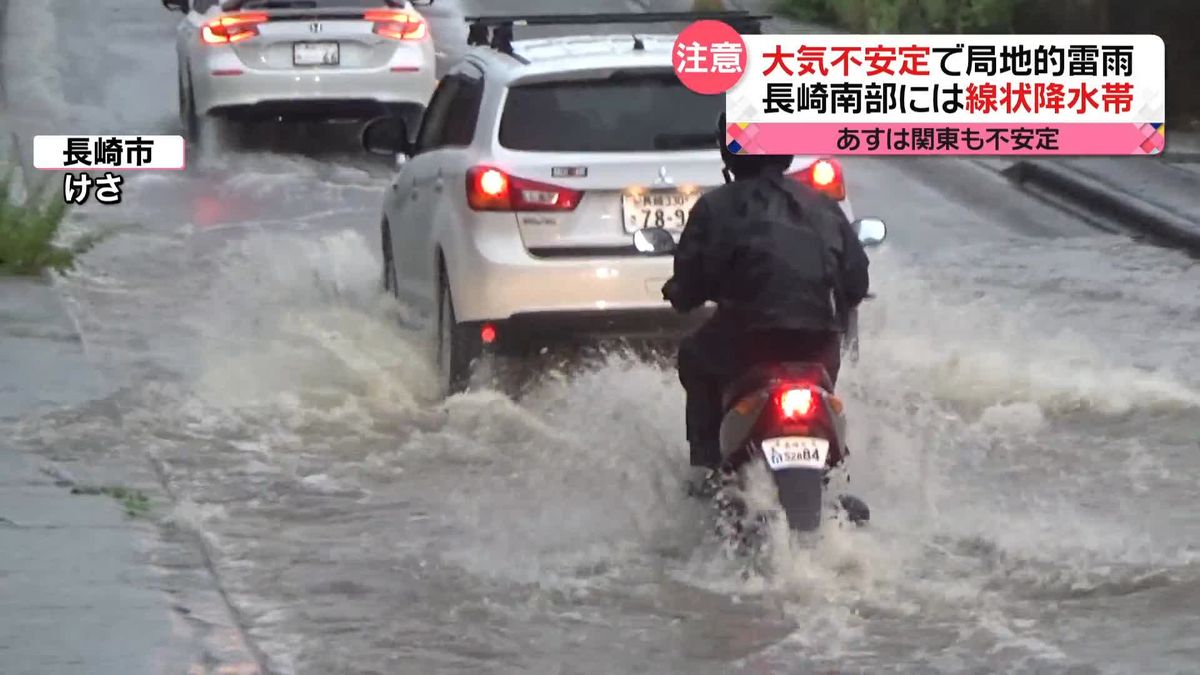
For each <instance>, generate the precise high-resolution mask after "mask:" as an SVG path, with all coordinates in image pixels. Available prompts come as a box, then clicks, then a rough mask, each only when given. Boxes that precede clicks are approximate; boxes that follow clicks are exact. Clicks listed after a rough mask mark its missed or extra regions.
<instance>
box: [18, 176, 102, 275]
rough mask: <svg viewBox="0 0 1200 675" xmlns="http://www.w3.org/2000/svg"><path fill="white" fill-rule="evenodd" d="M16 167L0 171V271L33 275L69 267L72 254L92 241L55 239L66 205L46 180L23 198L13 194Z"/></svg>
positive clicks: (64, 214)
mask: <svg viewBox="0 0 1200 675" xmlns="http://www.w3.org/2000/svg"><path fill="white" fill-rule="evenodd" d="M15 176H16V167H15V166H11V165H10V166H8V167H4V168H3V169H2V173H0V274H16V275H37V274H41V273H42V272H43V271H45V270H57V271H62V270H65V269H69V268H70V267H71V266H72V265H73V264H74V262H75V256H77V255H79V254H80V253H82V252H83V251H84V250H86V249H87V248H90V246H91V245H92V244H93V243H94V242H93V241H90V240H89V241H82V242H79V243H78V244H76V245H74V246H71V247H62V246H59V245H57V244H56V243H55V240H56V238H57V236H58V228H59V226H60V225H61V224H62V222H63V219H64V218H65V217H66V215H67V205H66V203H64V202H63V201H62V200H61V199H55V198H54V196H55V195H53V194H52V192H51V190H50V189H48V188H49V183H47V184H46V186H44V187H43V189H41V190H30V191H29V192H30V194H29V195H28V196H27V197H26V199H25V200H23V201H20V200H18V199H17V198H16V197H15V196H14V195H13V179H14V177H15Z"/></svg>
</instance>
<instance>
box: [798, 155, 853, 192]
mask: <svg viewBox="0 0 1200 675" xmlns="http://www.w3.org/2000/svg"><path fill="white" fill-rule="evenodd" d="M788 175H789V176H791V177H792V178H794V179H796V180H798V181H800V182H801V183H804V184H805V185H809V186H811V187H813V188H816V189H817V190H820V191H821V192H824V193H825V194H827V195H829V196H830V197H832V198H833V199H836V200H837V201H842V200H843V199H845V198H846V183H845V182H844V181H843V180H842V165H841V164H839V163H838V161H837V160H836V159H832V158H830V159H818V160H817V161H815V162H813V163H812V164H810V165H809V166H807V167H805V168H804V169H802V170H800V171H796V172H794V173H790V174H788Z"/></svg>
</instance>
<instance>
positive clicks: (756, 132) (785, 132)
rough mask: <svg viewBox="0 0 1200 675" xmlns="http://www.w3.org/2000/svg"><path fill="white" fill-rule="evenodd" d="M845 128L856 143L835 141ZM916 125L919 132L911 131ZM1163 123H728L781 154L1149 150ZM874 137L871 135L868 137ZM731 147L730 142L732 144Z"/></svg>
mask: <svg viewBox="0 0 1200 675" xmlns="http://www.w3.org/2000/svg"><path fill="white" fill-rule="evenodd" d="M845 130H849V131H850V132H853V134H854V136H855V137H857V138H858V141H859V142H858V144H857V147H848V146H840V145H839V143H838V141H839V139H840V138H842V137H843V136H845V135H846V134H845ZM914 130H919V131H914ZM1165 131H1166V130H1165V126H1164V125H1162V124H1148V123H1132V122H1116V123H1107V122H1102V123H1097V122H1091V123H1068V124H1036V123H1034V124H936V123H911V124H903V123H888V124H837V123H806V122H781V123H762V124H758V123H752V124H749V125H747V126H746V127H745V128H741V125H730V128H729V135H730V137H731V139H732V140H733V141H734V142H736V143H737V144H738V146H739V147H740V148H741V149H740V150H739V149H736V148H735V151H736V152H740V153H744V154H786V155H1154V154H1158V153H1159V152H1162V150H1163V147H1164V144H1165ZM872 139H875V140H872ZM731 147H732V143H731Z"/></svg>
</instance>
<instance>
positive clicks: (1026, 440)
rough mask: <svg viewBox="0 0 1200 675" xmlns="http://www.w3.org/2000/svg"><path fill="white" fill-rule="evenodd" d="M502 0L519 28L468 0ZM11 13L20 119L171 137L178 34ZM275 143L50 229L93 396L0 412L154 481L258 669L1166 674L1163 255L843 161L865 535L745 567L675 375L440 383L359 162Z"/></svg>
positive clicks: (1177, 523) (1176, 377) (1182, 388)
mask: <svg viewBox="0 0 1200 675" xmlns="http://www.w3.org/2000/svg"><path fill="white" fill-rule="evenodd" d="M600 4H601V5H604V6H603V7H598V8H596V9H597V10H601V9H608V10H620V9H625V4H624V3H615V2H610V3H600ZM660 4H661V5H662V6H661V7H660V6H658V5H655V7H656V8H659V9H677V7H669V6H666V3H660ZM609 5H611V7H609ZM435 6H441V7H449V8H451V9H453V7H454V5H453V3H449V2H446V3H445V4H443V2H442V0H439V1H438V3H436V4H435ZM514 8H524V9H525V10H526V11H545V10H546V9H547V8H545V7H541V6H538V3H516V2H512V3H505V4H502V5H501V6H497V5H496V4H493V3H489V5H488V9H487V11H488V12H489V13H490V12H500V11H504V10H509V9H514ZM466 9H467V10H468V11H474V9H475V8H473V7H467V8H466ZM567 9H570V8H567ZM10 12H12V13H11V14H10V16H9V21H10V25H11V22H12V21H14V20H19V21H21V22H23V24H22V25H26V26H28V27H29V30H28V31H27V32H26V33H25V34H23V35H22V36H21V39H20V43H19V44H16V45H14V44H11V43H10V44H9V45H6V49H7V50H8V51H7V52H6V58H5V61H4V62H5V64H6V69H7V71H8V80H7V86H6V90H7V91H8V93H9V96H10V99H17V100H19V102H20V105H21V106H22V110H24V111H25V115H24V117H23V118H22V120H21V121H20V123H21V124H22V125H23V128H24V130H25V131H27V132H31V133H32V132H43V133H44V132H51V131H57V132H60V133H71V132H75V133H82V132H87V133H109V132H126V133H130V132H143V133H149V132H153V131H158V132H171V131H173V130H175V129H177V123H176V121H175V98H174V97H175V80H174V78H175V72H174V66H173V61H172V60H171V56H170V54H171V49H172V40H173V22H174V20H175V17H176V16H177V15H171V14H168V13H166V12H165V11H161V9H160V8H159V7H158V6H157V3H152V2H145V1H143V0H110V2H107V3H78V2H75V1H74V0H54V1H48V0H24V1H22V0H11V7H10ZM18 13H19V14H18ZM14 17H18V18H14ZM452 20H453V17H450V18H449V19H447V21H452ZM447 25H449V24H447ZM88 26H93V27H96V30H85V29H84V28H85V27H88ZM437 26H438V24H435V32H436V28H437ZM444 34H446V33H445V31H443V32H442V33H439V37H441V36H442V35H444ZM63 36H72V38H71V39H69V40H66V39H63ZM64 45H65V46H64ZM452 47H453V45H450V46H448V47H447V51H449V50H450V49H451V48H452ZM14 52H16V53H17V55H18V56H23V57H24V58H25V59H27V60H25V61H23V62H22V63H24V65H23V66H19V67H17V66H14V61H13V53H14ZM35 57H36V58H35ZM283 140H284V141H287V140H288V139H286V138H284V139H283ZM293 145H295V146H297V147H300V148H301V149H302V151H292V152H270V151H262V150H256V151H246V152H235V151H226V152H220V153H216V154H214V155H210V156H206V157H203V158H201V160H200V161H199V162H198V163H196V164H195V165H193V166H191V167H189V169H188V171H187V173H186V174H174V173H162V174H151V175H144V176H137V177H136V178H131V179H129V180H130V183H129V184H128V186H127V190H126V194H127V199H126V203H125V204H123V205H122V206H120V207H115V208H107V207H86V208H82V209H80V210H78V211H77V212H76V214H75V216H74V217H73V219H72V222H71V223H70V227H71V228H73V229H74V230H75V231H78V232H95V231H98V230H109V229H111V230H112V231H113V232H114V234H113V235H112V236H111V237H110V238H108V239H107V240H105V241H104V243H102V244H101V245H100V246H98V247H97V248H96V249H94V250H93V251H92V252H91V253H89V254H88V255H87V256H86V257H85V258H84V259H83V261H82V263H81V265H80V268H79V269H78V270H77V272H76V273H74V274H73V275H71V276H69V277H68V278H66V279H64V280H63V281H62V282H61V284H60V291H61V293H62V294H63V295H64V296H65V298H66V300H67V302H68V303H69V305H70V306H71V307H72V311H73V315H74V318H75V320H76V321H77V323H78V325H79V328H80V331H81V332H82V335H83V340H84V344H85V347H86V350H87V352H88V356H89V358H90V359H91V360H92V361H93V362H95V363H96V364H97V365H98V366H99V367H100V368H101V370H102V372H103V374H104V375H105V376H106V378H108V380H109V381H110V382H111V384H112V386H113V387H114V388H115V389H116V393H114V394H112V395H111V396H107V397H105V398H103V399H100V400H97V401H94V402H90V403H83V404H80V405H77V406H73V407H70V408H67V409H63V410H59V411H56V412H53V413H50V414H48V415H47V416H45V417H41V418H37V419H25V420H19V421H17V422H14V423H12V424H6V425H4V428H0V433H3V434H4V435H5V436H8V437H10V438H11V441H12V442H13V443H15V444H17V445H18V446H20V447H22V448H28V449H29V450H31V451H34V452H39V453H42V454H43V455H45V456H49V457H52V458H54V459H56V460H58V461H61V462H64V463H66V464H68V465H70V466H71V467H72V470H73V471H76V472H77V473H80V474H86V473H87V472H88V471H100V470H103V467H104V466H105V464H106V462H108V461H110V460H113V459H114V458H115V459H120V460H121V461H123V462H124V461H137V462H146V463H148V464H149V465H150V466H152V467H153V468H154V469H155V470H156V471H158V472H159V475H160V476H161V478H162V480H163V482H164V485H165V486H166V488H167V490H168V491H169V492H170V493H171V495H172V496H173V497H174V498H175V500H176V502H177V503H176V505H175V507H174V512H173V513H172V514H171V516H172V518H173V520H174V521H175V522H179V523H184V524H186V525H187V526H188V527H190V528H193V529H194V530H195V531H197V532H198V533H199V534H200V535H201V536H202V537H203V538H204V541H205V542H206V543H207V544H208V546H209V548H210V550H211V551H212V554H213V564H214V568H215V570H216V572H217V575H218V577H219V578H220V581H221V584H222V586H223V588H224V589H225V591H226V592H227V594H228V597H229V599H230V602H231V603H232V605H233V606H234V608H235V609H236V611H237V614H238V616H239V618H240V619H241V621H242V623H243V627H244V629H245V631H246V634H247V635H248V636H249V638H250V639H251V640H252V641H253V642H254V643H255V644H256V645H257V646H258V647H259V648H260V649H261V650H262V652H263V653H264V654H265V655H266V659H267V661H268V663H269V666H270V668H271V669H272V670H274V671H276V672H279V673H299V674H304V675H307V674H317V675H324V674H333V673H338V674H342V673H345V674H358V673H459V672H499V673H730V672H756V673H761V672H770V673H800V672H812V671H814V670H820V669H826V670H829V669H837V670H839V671H855V672H858V671H868V672H880V671H897V670H898V671H905V672H931V671H932V672H1068V671H1070V672H1078V673H1101V672H1105V673H1107V672H1112V673H1126V672H1134V671H1136V672H1156V673H1173V672H1186V671H1188V670H1189V669H1192V668H1194V664H1195V663H1197V662H1200V612H1197V610H1196V607H1198V606H1200V516H1197V515H1196V512H1195V508H1194V502H1195V495H1196V494H1197V487H1198V486H1197V478H1196V476H1197V475H1200V454H1198V453H1197V450H1198V449H1200V297H1198V296H1197V294H1196V289H1197V288H1200V269H1198V268H1197V266H1196V265H1195V263H1194V262H1193V261H1191V260H1189V259H1187V258H1185V257H1184V256H1182V255H1179V254H1176V253H1174V252H1171V251H1166V250H1162V249H1157V248H1151V247H1147V246H1144V245H1140V244H1136V243H1132V242H1130V241H1128V240H1126V239H1124V238H1120V237H1113V236H1110V235H1103V234H1098V233H1096V232H1095V231H1094V230H1092V229H1090V228H1088V227H1086V226H1085V225H1083V224H1081V223H1079V222H1077V221H1074V220H1072V219H1071V218H1068V217H1067V216H1064V215H1062V214H1061V213H1060V212H1058V211H1055V210H1052V209H1050V208H1049V207H1046V206H1043V205H1041V204H1040V203H1038V202H1035V201H1032V200H1031V199H1029V198H1028V197H1026V196H1024V195H1022V194H1019V193H1017V192H1015V191H1013V190H1012V189H1011V188H1009V187H1008V185H1007V184H1006V183H1004V182H1003V181H1002V180H1001V179H999V178H998V177H996V176H995V175H994V174H991V173H990V172H988V171H986V170H984V169H982V168H979V167H978V166H976V165H974V164H969V163H966V162H958V161H950V160H892V161H884V160H854V161H847V162H846V167H847V176H848V180H849V183H850V189H851V194H852V198H853V199H854V200H855V207H856V211H857V212H858V213H859V215H876V214H877V215H880V216H882V217H884V218H886V219H887V220H888V223H889V226H890V239H889V244H888V245H887V247H886V248H885V249H883V250H881V251H879V252H878V253H876V254H874V255H873V265H872V271H873V287H874V290H875V292H876V293H877V295H878V296H879V297H878V299H877V300H874V301H873V302H872V303H871V306H869V307H867V308H866V309H865V310H864V313H863V318H862V322H863V325H862V330H863V338H862V339H863V349H862V358H861V360H860V361H859V362H858V363H857V364H854V365H850V364H847V366H846V369H845V371H844V372H845V374H844V375H843V381H844V383H845V384H844V385H843V387H844V395H845V398H846V399H847V405H848V408H849V411H850V414H851V416H852V417H851V436H852V438H851V446H852V447H854V448H855V454H854V455H853V457H852V458H851V462H852V468H851V475H852V479H853V481H852V486H853V489H854V491H855V492H856V493H858V494H860V495H861V496H863V497H864V498H865V499H867V501H869V502H870V503H871V505H872V507H873V517H874V522H873V524H872V526H871V527H870V528H869V529H866V530H862V531H854V532H850V531H841V530H832V531H830V532H828V533H827V536H826V538H825V540H824V541H823V542H822V543H821V544H820V545H819V546H818V547H817V548H816V549H814V550H804V551H788V550H784V551H782V552H780V554H779V558H778V559H777V560H776V561H775V563H776V568H777V572H776V574H774V575H771V576H769V577H762V576H752V577H750V578H749V579H742V578H741V577H740V575H739V574H738V572H739V571H740V567H739V566H738V565H737V564H736V563H735V562H733V561H730V560H727V559H726V558H725V556H724V555H723V553H722V551H721V550H720V547H719V546H718V545H717V543H716V542H714V541H712V540H711V539H710V538H709V536H708V531H709V529H710V528H709V524H708V523H707V522H706V521H705V520H704V518H703V515H702V513H701V512H700V511H699V509H698V507H697V506H696V505H694V504H693V503H691V502H689V501H687V500H685V499H684V498H683V496H682V492H681V486H680V481H681V479H682V477H683V475H684V469H685V467H686V447H685V444H684V442H683V395H682V391H681V390H680V388H679V386H678V384H677V381H676V378H675V374H674V373H673V372H672V371H664V370H661V369H659V368H656V367H653V366H650V365H646V364H642V363H638V362H634V361H626V360H622V359H619V358H614V359H613V360H612V361H611V362H609V363H607V364H605V365H602V366H598V367H596V368H593V369H591V370H589V371H587V372H583V373H579V374H575V375H572V376H570V377H564V378H561V379H558V380H555V379H550V380H549V381H548V382H547V383H546V384H544V385H543V386H542V387H541V388H539V389H538V390H536V391H535V392H534V393H533V394H532V395H531V396H530V397H529V398H528V399H527V400H523V401H522V402H521V403H520V404H516V403H513V402H511V401H509V400H507V399H505V398H504V397H502V396H501V395H499V394H495V393H486V392H485V393H478V394H472V395H467V396H462V397H457V398H454V399H451V400H449V401H446V402H444V403H443V402H439V401H437V400H436V399H435V398H434V397H433V395H432V392H433V391H434V390H435V387H433V386H432V377H433V376H432V373H431V371H430V367H429V365H428V363H429V359H428V355H427V347H426V345H425V344H424V343H423V342H422V341H421V340H420V339H418V338H417V337H416V336H414V335H412V334H410V333H408V332H406V331H405V330H403V329H401V328H400V325H399V321H398V319H399V318H400V317H401V316H402V314H403V312H404V310H403V308H401V307H399V306H397V305H395V303H394V302H393V301H392V300H390V299H389V298H386V297H384V296H383V295H382V294H381V293H380V291H379V289H378V285H379V284H378V281H379V255H378V251H377V239H378V233H377V229H376V228H377V222H378V215H379V211H378V209H379V205H380V203H381V200H382V195H383V189H384V187H385V186H386V179H387V176H388V168H387V167H386V166H383V165H382V164H380V163H379V162H373V161H368V160H366V159H364V158H363V157H361V156H360V155H358V154H356V153H355V152H354V150H353V147H349V148H347V147H343V146H335V145H332V144H331V145H329V146H328V147H324V146H323V147H319V148H317V149H316V150H313V149H312V148H305V147H304V146H306V145H310V144H306V143H304V142H301V141H299V140H296V141H295V142H294V144H293ZM1072 669H1073V670H1072Z"/></svg>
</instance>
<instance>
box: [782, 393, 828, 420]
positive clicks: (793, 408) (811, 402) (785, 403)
mask: <svg viewBox="0 0 1200 675" xmlns="http://www.w3.org/2000/svg"><path fill="white" fill-rule="evenodd" d="M820 403H821V392H820V391H819V390H818V389H817V388H816V387H812V386H809V385H799V386H790V387H786V388H784V389H781V390H779V392H778V393H777V394H776V395H775V407H776V409H778V410H779V416H780V417H782V418H783V419H788V420H803V419H810V418H812V417H814V416H816V414H817V413H818V411H819V410H820Z"/></svg>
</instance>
